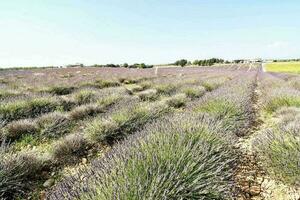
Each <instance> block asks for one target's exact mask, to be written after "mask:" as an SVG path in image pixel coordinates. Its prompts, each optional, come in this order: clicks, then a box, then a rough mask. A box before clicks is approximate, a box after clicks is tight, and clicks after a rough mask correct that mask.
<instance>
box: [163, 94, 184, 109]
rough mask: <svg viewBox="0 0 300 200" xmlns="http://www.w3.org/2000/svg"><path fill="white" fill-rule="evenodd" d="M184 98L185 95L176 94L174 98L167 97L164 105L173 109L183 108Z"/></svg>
mask: <svg viewBox="0 0 300 200" xmlns="http://www.w3.org/2000/svg"><path fill="white" fill-rule="evenodd" d="M186 101H187V99H186V96H185V94H177V95H175V96H172V97H168V98H167V99H165V103H166V104H167V105H168V106H170V107H173V108H181V107H184V106H185V104H186Z"/></svg>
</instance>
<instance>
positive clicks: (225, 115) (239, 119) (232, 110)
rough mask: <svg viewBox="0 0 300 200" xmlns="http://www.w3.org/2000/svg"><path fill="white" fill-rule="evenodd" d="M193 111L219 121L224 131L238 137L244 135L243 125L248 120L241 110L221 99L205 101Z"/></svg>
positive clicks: (244, 126)
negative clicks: (233, 133)
mask: <svg viewBox="0 0 300 200" xmlns="http://www.w3.org/2000/svg"><path fill="white" fill-rule="evenodd" d="M195 111H196V112H200V113H207V114H209V115H210V116H212V117H214V119H216V120H220V121H221V123H222V126H223V128H224V130H226V131H227V132H229V131H232V132H235V133H236V134H237V135H239V136H240V135H242V134H245V133H244V131H243V130H242V129H244V128H247V127H246V125H245V123H247V122H248V121H249V120H250V119H249V118H247V114H246V113H245V111H244V110H243V109H242V108H239V107H238V106H237V105H235V104H234V103H233V102H230V101H227V100H223V99H216V100H211V101H207V102H205V103H203V104H202V105H200V106H198V107H196V108H195Z"/></svg>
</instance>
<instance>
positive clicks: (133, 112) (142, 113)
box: [85, 105, 167, 144]
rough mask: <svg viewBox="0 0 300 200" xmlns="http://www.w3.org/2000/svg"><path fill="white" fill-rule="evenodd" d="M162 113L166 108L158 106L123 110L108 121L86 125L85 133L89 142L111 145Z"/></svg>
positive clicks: (97, 120) (98, 121)
mask: <svg viewBox="0 0 300 200" xmlns="http://www.w3.org/2000/svg"><path fill="white" fill-rule="evenodd" d="M164 112H167V108H166V107H164V106H160V105H159V106H146V107H142V106H140V107H136V108H133V109H130V110H129V109H125V110H123V111H121V112H118V113H115V114H113V115H112V116H111V118H110V119H95V120H94V121H93V122H91V123H90V124H88V125H87V128H86V130H85V132H86V134H87V135H88V137H89V139H90V140H91V141H99V142H103V143H108V144H111V143H113V142H115V141H117V140H120V139H124V138H125V137H127V136H128V135H130V134H132V133H133V132H135V131H137V130H138V129H140V128H141V126H142V125H144V124H145V123H147V122H149V121H150V120H153V119H155V118H157V117H159V116H161V114H163V113H164Z"/></svg>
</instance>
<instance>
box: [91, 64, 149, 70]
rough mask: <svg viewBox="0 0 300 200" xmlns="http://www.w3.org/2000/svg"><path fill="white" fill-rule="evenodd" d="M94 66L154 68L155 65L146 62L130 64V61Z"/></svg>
mask: <svg viewBox="0 0 300 200" xmlns="http://www.w3.org/2000/svg"><path fill="white" fill-rule="evenodd" d="M92 67H114V68H117V67H125V68H139V69H146V68H152V67H153V65H146V64H145V63H135V64H133V65H129V64H128V63H124V64H122V65H120V64H106V65H97V64H95V65H92Z"/></svg>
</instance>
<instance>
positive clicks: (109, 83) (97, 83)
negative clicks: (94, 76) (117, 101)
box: [83, 79, 120, 89]
mask: <svg viewBox="0 0 300 200" xmlns="http://www.w3.org/2000/svg"><path fill="white" fill-rule="evenodd" d="M83 86H87V87H95V88H98V89H102V88H108V87H117V86H120V83H119V82H117V81H108V80H101V79H99V80H96V81H95V82H94V83H86V84H83Z"/></svg>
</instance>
